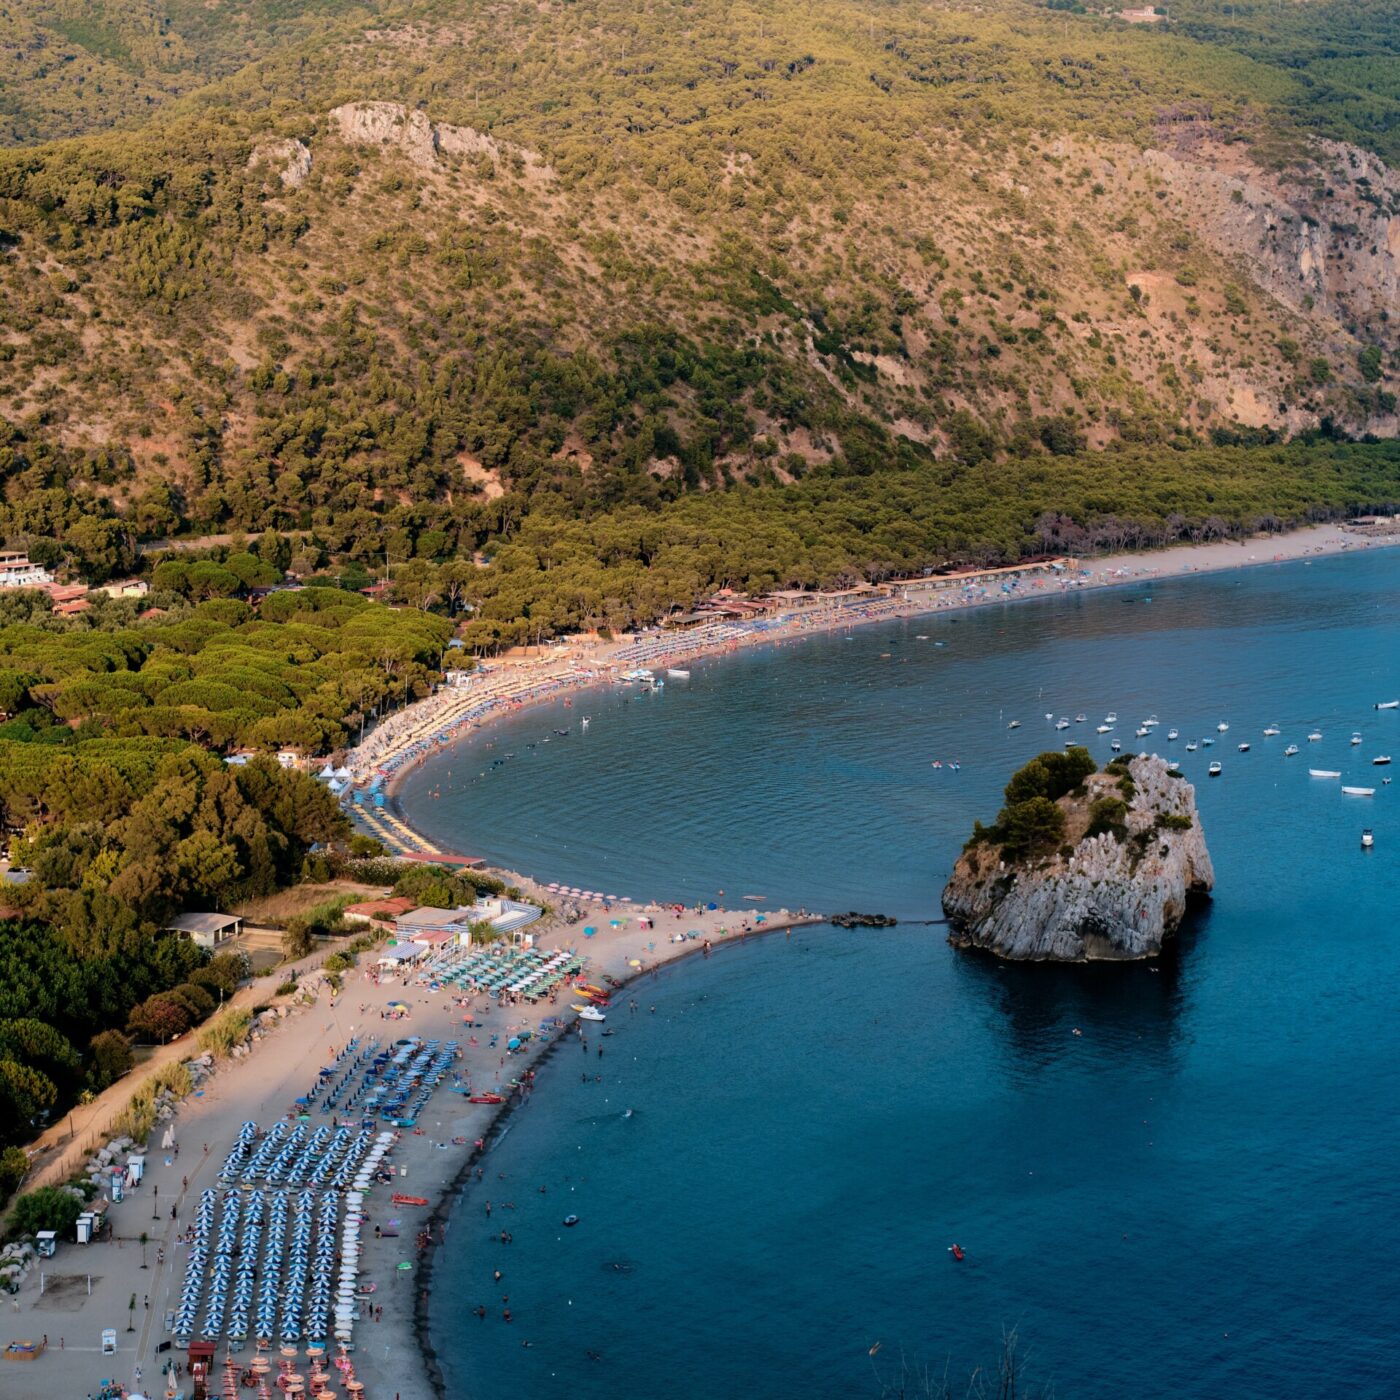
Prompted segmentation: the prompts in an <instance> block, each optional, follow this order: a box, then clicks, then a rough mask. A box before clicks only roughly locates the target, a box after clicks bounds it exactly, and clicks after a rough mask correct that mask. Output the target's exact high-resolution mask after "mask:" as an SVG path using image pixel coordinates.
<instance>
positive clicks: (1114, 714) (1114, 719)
mask: <svg viewBox="0 0 1400 1400" xmlns="http://www.w3.org/2000/svg"><path fill="white" fill-rule="evenodd" d="M1103 722H1104V723H1105V724H1117V723H1118V711H1117V710H1110V711H1109V712H1108V713H1107V714H1106V715H1105V716H1104V719H1103Z"/></svg>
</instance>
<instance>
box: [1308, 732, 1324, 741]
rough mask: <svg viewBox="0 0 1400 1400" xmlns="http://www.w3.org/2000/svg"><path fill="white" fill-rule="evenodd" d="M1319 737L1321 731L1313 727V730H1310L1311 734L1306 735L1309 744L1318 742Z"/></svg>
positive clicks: (1320, 737)
mask: <svg viewBox="0 0 1400 1400" xmlns="http://www.w3.org/2000/svg"><path fill="white" fill-rule="evenodd" d="M1321 739H1322V731H1321V730H1320V729H1314V730H1313V732H1312V733H1311V734H1309V735H1308V743H1310V744H1316V743H1319V742H1320V741H1321Z"/></svg>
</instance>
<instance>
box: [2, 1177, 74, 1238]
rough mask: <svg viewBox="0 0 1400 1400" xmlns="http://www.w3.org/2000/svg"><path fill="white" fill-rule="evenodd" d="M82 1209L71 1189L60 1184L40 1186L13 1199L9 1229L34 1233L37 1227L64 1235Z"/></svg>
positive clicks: (67, 1232) (16, 1232) (69, 1231)
mask: <svg viewBox="0 0 1400 1400" xmlns="http://www.w3.org/2000/svg"><path fill="white" fill-rule="evenodd" d="M82 1213H83V1202H82V1201H81V1200H80V1199H79V1198H78V1197H77V1196H74V1195H73V1194H72V1193H71V1192H69V1191H65V1190H64V1189H63V1188H62V1187H61V1186H41V1187H39V1189H38V1190H37V1191H29V1192H26V1193H25V1194H24V1195H23V1196H20V1197H19V1198H18V1199H17V1200H16V1201H15V1204H14V1209H13V1210H12V1212H11V1214H10V1230H11V1232H12V1233H13V1234H16V1235H36V1234H38V1233H39V1231H40V1230H57V1231H58V1233H59V1234H60V1235H67V1234H70V1233H71V1232H72V1229H73V1227H74V1225H76V1224H77V1223H78V1217H79V1216H80V1215H81V1214H82Z"/></svg>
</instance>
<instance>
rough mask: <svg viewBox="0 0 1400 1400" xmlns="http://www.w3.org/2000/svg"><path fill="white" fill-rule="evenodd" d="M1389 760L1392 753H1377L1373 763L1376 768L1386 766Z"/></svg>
mask: <svg viewBox="0 0 1400 1400" xmlns="http://www.w3.org/2000/svg"><path fill="white" fill-rule="evenodd" d="M1389 762H1390V755H1389V754H1388V753H1382V754H1377V755H1376V756H1375V758H1373V759H1372V760H1371V764H1372V766H1373V767H1375V768H1384V767H1385V765H1386V764H1387V763H1389Z"/></svg>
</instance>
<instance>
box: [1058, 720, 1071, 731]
mask: <svg viewBox="0 0 1400 1400" xmlns="http://www.w3.org/2000/svg"><path fill="white" fill-rule="evenodd" d="M1055 728H1056V729H1068V728H1069V721H1068V720H1067V719H1057V720H1056V721H1055Z"/></svg>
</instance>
